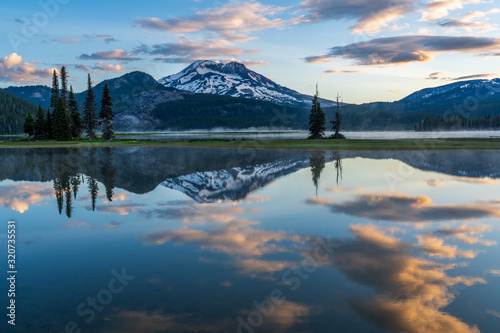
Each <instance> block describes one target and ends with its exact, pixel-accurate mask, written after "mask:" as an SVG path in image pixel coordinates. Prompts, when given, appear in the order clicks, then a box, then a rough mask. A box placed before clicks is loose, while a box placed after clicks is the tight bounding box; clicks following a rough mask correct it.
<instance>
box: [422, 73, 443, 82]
mask: <svg viewBox="0 0 500 333" xmlns="http://www.w3.org/2000/svg"><path fill="white" fill-rule="evenodd" d="M444 74H445V73H444V72H434V73H430V74H429V76H428V77H427V78H426V79H427V80H438V79H442V78H441V77H442V76H443V75H444Z"/></svg>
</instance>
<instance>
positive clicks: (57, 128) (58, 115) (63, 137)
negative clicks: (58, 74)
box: [52, 98, 71, 141]
mask: <svg viewBox="0 0 500 333" xmlns="http://www.w3.org/2000/svg"><path fill="white" fill-rule="evenodd" d="M52 132H53V136H54V139H56V140H57V141H67V140H71V127H70V122H69V116H68V112H67V111H66V106H65V105H64V101H63V99H62V98H59V100H58V101H57V106H56V109H55V110H54V126H53V129H52Z"/></svg>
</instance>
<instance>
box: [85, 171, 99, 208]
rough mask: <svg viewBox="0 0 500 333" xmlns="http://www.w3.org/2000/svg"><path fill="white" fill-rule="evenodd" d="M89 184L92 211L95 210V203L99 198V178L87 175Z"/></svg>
mask: <svg viewBox="0 0 500 333" xmlns="http://www.w3.org/2000/svg"><path fill="white" fill-rule="evenodd" d="M87 184H88V188H89V193H90V198H91V200H92V211H95V203H96V200H97V194H98V193H99V185H98V184H97V180H96V179H95V178H94V177H92V176H87Z"/></svg>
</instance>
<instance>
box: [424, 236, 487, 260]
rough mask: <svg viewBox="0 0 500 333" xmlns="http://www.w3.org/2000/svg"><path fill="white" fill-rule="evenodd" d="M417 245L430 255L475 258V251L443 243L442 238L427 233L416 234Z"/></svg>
mask: <svg viewBox="0 0 500 333" xmlns="http://www.w3.org/2000/svg"><path fill="white" fill-rule="evenodd" d="M417 239H418V245H419V246H420V248H421V249H422V250H424V251H425V252H427V253H428V254H429V255H430V256H432V257H441V258H456V257H457V256H458V257H464V258H475V257H476V254H477V252H475V251H463V250H459V249H458V247H457V246H455V245H445V244H444V239H441V238H437V237H434V236H429V235H418V236H417Z"/></svg>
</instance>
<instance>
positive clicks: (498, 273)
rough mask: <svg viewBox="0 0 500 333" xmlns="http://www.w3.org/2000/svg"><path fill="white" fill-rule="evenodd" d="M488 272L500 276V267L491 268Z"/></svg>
mask: <svg viewBox="0 0 500 333" xmlns="http://www.w3.org/2000/svg"><path fill="white" fill-rule="evenodd" d="M488 274H491V275H493V276H500V269H491V270H489V271H488Z"/></svg>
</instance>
